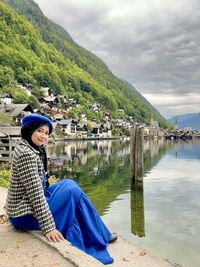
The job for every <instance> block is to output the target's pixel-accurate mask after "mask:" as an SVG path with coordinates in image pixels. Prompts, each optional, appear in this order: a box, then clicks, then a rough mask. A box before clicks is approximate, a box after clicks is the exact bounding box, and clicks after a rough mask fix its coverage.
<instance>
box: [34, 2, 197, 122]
mask: <svg viewBox="0 0 200 267" xmlns="http://www.w3.org/2000/svg"><path fill="white" fill-rule="evenodd" d="M34 1H35V2H36V3H38V5H39V6H40V8H41V9H42V11H43V13H44V14H45V15H46V16H47V17H48V18H50V19H52V20H53V21H55V22H57V23H58V24H60V25H61V26H63V27H64V28H65V29H66V30H67V31H68V32H69V34H70V35H71V37H72V38H73V39H74V41H75V42H77V43H78V44H79V45H81V46H83V47H84V48H86V49H88V50H89V51H91V52H93V53H94V54H96V55H97V56H98V57H100V58H101V59H102V60H103V61H104V62H105V63H106V64H107V65H108V67H109V68H110V70H111V71H112V72H113V73H114V74H115V75H116V76H118V77H119V78H121V79H124V80H127V81H128V82H130V83H131V84H132V85H133V86H135V88H136V89H137V91H139V92H140V93H141V94H142V95H143V96H144V97H146V98H147V99H148V100H149V101H150V102H151V103H152V104H153V105H154V106H155V107H156V108H157V109H158V110H159V111H160V113H161V114H162V115H163V116H165V117H166V118H169V117H172V116H174V115H178V114H184V113H190V112H200V84H199V83H200V1H199V0H151V1H150V0H114V1H109V0H73V1H71V0H34Z"/></svg>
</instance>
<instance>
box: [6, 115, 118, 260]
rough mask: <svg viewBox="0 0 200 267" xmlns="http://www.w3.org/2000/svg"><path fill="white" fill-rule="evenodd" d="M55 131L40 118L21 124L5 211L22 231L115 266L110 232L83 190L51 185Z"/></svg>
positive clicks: (69, 182) (69, 183) (67, 181)
mask: <svg viewBox="0 0 200 267" xmlns="http://www.w3.org/2000/svg"><path fill="white" fill-rule="evenodd" d="M52 131H53V125H52V123H51V121H50V120H49V119H48V118H46V117H44V116H41V115H38V114H30V115H26V116H25V117H24V118H23V120H22V128H21V136H22V138H21V140H20V141H19V143H18V145H17V146H16V147H15V149H14V152H13V158H12V166H11V179H10V186H9V189H8V196H7V201H6V211H7V215H8V216H9V220H10V222H11V223H12V225H13V226H14V227H15V228H17V229H21V230H42V231H43V233H44V235H45V236H46V237H47V239H48V240H49V241H54V242H59V241H62V240H64V239H67V240H68V241H70V242H71V243H72V244H73V245H74V246H76V247H78V248H79V249H81V250H83V251H85V252H86V253H88V254H89V255H92V256H94V257H95V258H96V259H98V260H99V261H101V262H102V263H104V264H109V263H112V262H113V259H112V258H111V257H110V255H109V253H108V251H107V248H106V247H107V245H108V243H110V242H113V241H115V240H116V239H117V236H116V234H114V235H113V234H111V233H110V232H109V230H108V229H107V228H106V226H105V225H104V223H103V222H102V220H101V218H100V217H99V215H98V214H97V212H96V210H95V208H94V207H93V205H92V203H91V202H90V200H89V199H88V198H87V196H86V195H85V194H84V192H83V191H82V190H81V189H80V187H79V186H78V185H77V184H76V183H75V182H74V181H72V180H70V179H64V180H62V181H60V182H57V183H55V184H52V185H49V184H48V179H47V176H48V175H47V157H46V152H45V149H44V146H43V145H44V143H45V142H47V140H48V138H49V135H50V134H51V133H52Z"/></svg>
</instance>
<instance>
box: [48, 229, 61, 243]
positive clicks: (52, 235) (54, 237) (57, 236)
mask: <svg viewBox="0 0 200 267" xmlns="http://www.w3.org/2000/svg"><path fill="white" fill-rule="evenodd" d="M46 238H47V239H48V241H49V242H51V241H53V242H60V241H63V240H65V239H64V237H63V235H62V234H61V233H60V232H59V231H58V230H56V229H54V230H52V231H51V232H49V233H47V234H46Z"/></svg>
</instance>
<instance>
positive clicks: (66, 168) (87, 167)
mask: <svg viewBox="0 0 200 267" xmlns="http://www.w3.org/2000/svg"><path fill="white" fill-rule="evenodd" d="M48 154H49V158H50V159H51V161H50V174H51V175H55V176H56V177H58V178H59V179H62V178H64V177H69V178H71V179H74V180H75V181H76V182H78V184H79V185H80V186H81V187H82V188H83V190H84V191H85V192H86V193H87V194H88V196H89V197H90V199H91V201H92V202H93V203H94V205H95V207H96V208H97V210H98V212H99V213H100V214H103V213H104V212H106V210H107V208H108V207H109V205H110V203H112V202H113V201H114V200H115V199H116V198H117V196H118V195H120V194H121V193H122V192H124V191H125V190H126V189H127V188H128V187H129V162H130V159H129V154H130V147H129V143H127V142H119V141H105V140H103V141H89V142H69V143H66V144H65V143H60V144H57V145H56V147H54V146H49V147H48Z"/></svg>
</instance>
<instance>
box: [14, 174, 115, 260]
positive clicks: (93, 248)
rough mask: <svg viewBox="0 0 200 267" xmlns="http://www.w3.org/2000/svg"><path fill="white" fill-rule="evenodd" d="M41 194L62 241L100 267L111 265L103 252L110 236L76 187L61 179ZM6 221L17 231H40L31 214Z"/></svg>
mask: <svg viewBox="0 0 200 267" xmlns="http://www.w3.org/2000/svg"><path fill="white" fill-rule="evenodd" d="M44 192H45V197H46V200H47V203H48V205H49V208H50V210H51V212H52V215H53V217H54V220H55V223H56V229H57V230H58V231H60V232H61V233H62V235H63V236H64V238H65V239H67V240H68V241H69V242H71V243H72V245H74V246H76V247H77V248H79V249H81V250H83V251H84V252H86V253H87V254H89V255H91V256H93V257H94V258H96V259H97V260H99V261H100V262H102V263H103V264H110V263H112V262H113V258H111V256H110V255H109V253H108V251H107V245H108V242H109V240H110V237H111V233H110V232H109V230H108V229H107V227H106V226H105V224H104V223H103V221H102V220H101V218H100V216H99V215H98V213H97V211H96V209H95V208H94V206H93V205H92V203H91V202H90V200H89V199H88V197H87V196H86V194H85V193H84V192H83V191H82V190H81V189H80V187H79V186H78V185H77V184H76V183H75V182H74V181H73V180H70V179H64V180H62V181H60V182H57V183H55V184H52V185H50V186H49V187H48V188H47V189H46V190H45V191H44ZM10 221H11V223H12V224H13V226H14V227H15V228H17V229H21V230H40V226H39V224H38V221H37V219H36V218H35V217H33V216H32V215H26V216H21V217H17V218H10Z"/></svg>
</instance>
